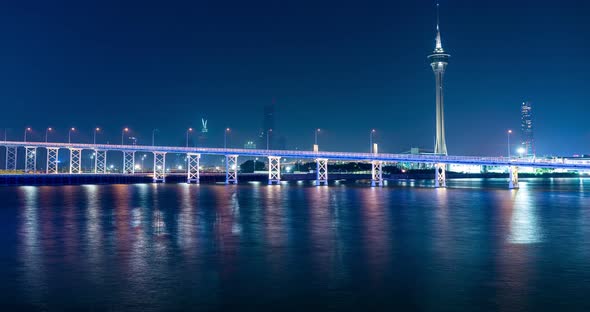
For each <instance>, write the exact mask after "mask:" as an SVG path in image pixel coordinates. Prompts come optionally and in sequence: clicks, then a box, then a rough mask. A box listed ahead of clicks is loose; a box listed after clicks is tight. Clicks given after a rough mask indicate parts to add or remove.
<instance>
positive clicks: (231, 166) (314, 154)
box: [0, 141, 590, 188]
mask: <svg viewBox="0 0 590 312" xmlns="http://www.w3.org/2000/svg"><path fill="white" fill-rule="evenodd" d="M0 146H4V147H5V148H6V170H16V168H17V160H18V159H17V151H18V149H19V148H20V149H24V150H25V160H24V164H25V166H24V172H25V173H35V172H36V171H37V149H39V148H44V149H46V151H47V166H46V170H45V174H57V173H58V165H59V161H58V152H59V150H60V149H66V150H69V155H70V156H69V157H70V161H69V173H70V174H82V168H81V163H82V150H91V151H93V152H94V153H95V157H94V168H93V169H94V173H95V174H107V152H113V151H114V152H121V153H122V154H123V173H124V174H133V173H135V153H136V152H144V153H145V152H147V153H153V155H154V166H153V182H165V180H166V174H167V173H166V154H185V155H186V157H187V171H186V175H187V183H199V176H200V166H199V160H200V158H201V155H218V156H224V157H225V183H226V184H236V183H238V157H240V156H242V157H243V156H246V157H266V158H268V164H269V165H268V183H269V184H279V183H280V181H281V159H282V158H297V159H312V160H314V161H315V162H316V165H317V168H316V181H315V183H316V185H318V186H319V185H327V184H328V161H330V160H331V161H366V162H370V163H371V164H372V170H371V185H372V186H383V174H382V173H383V170H382V169H383V164H384V163H399V162H403V163H428V164H433V165H434V168H435V176H434V178H435V187H446V167H447V165H450V164H461V165H485V166H504V167H507V168H508V175H509V179H508V181H509V188H518V168H519V167H533V168H550V169H568V170H577V171H588V170H590V163H583V162H577V161H573V160H567V159H541V158H506V157H476V156H445V155H432V154H387V153H377V152H375V153H354V152H351V153H349V152H326V151H319V150H317V149H316V150H314V151H300V150H262V149H236V148H208V147H177V146H154V145H115V144H84V143H58V142H19V141H0ZM375 150H377V149H375Z"/></svg>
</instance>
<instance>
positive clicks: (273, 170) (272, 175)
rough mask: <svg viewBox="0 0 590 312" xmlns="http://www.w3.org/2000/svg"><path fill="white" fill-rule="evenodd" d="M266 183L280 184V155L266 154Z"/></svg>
mask: <svg viewBox="0 0 590 312" xmlns="http://www.w3.org/2000/svg"><path fill="white" fill-rule="evenodd" d="M268 184H269V185H271V184H281V157H277V156H268Z"/></svg>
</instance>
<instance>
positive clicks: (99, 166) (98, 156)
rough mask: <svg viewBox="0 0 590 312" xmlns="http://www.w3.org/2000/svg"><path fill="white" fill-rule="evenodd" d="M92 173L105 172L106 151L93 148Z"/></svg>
mask: <svg viewBox="0 0 590 312" xmlns="http://www.w3.org/2000/svg"><path fill="white" fill-rule="evenodd" d="M94 173H107V151H104V150H94Z"/></svg>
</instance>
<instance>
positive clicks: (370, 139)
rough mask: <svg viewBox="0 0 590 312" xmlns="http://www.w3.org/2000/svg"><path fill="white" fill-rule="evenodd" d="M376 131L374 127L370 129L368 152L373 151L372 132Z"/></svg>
mask: <svg viewBox="0 0 590 312" xmlns="http://www.w3.org/2000/svg"><path fill="white" fill-rule="evenodd" d="M375 132H376V130H375V129H372V130H371V132H370V133H369V153H373V134H374V133H375Z"/></svg>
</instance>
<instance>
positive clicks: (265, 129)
mask: <svg viewBox="0 0 590 312" xmlns="http://www.w3.org/2000/svg"><path fill="white" fill-rule="evenodd" d="M275 103H276V101H275V98H274V97H273V98H272V102H271V104H268V105H264V108H263V117H262V129H261V131H260V135H259V136H258V148H263V147H264V148H266V145H267V143H268V145H269V148H270V149H272V148H273V146H274V145H275V144H273V141H274V137H275V136H274V135H273V134H272V133H271V134H270V137H268V139H267V136H268V135H269V130H270V131H275V133H276V129H275Z"/></svg>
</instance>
